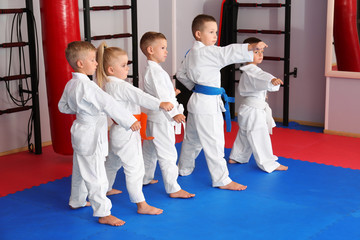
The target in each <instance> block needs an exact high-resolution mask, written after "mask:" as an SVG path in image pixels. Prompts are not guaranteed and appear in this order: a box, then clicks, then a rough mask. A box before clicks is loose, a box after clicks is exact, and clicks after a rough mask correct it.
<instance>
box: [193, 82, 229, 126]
mask: <svg viewBox="0 0 360 240" xmlns="http://www.w3.org/2000/svg"><path fill="white" fill-rule="evenodd" d="M193 92H196V93H202V94H205V95H221V97H222V98H223V99H224V101H225V104H224V107H225V122H226V132H231V116H230V108H229V102H230V103H234V102H235V98H233V97H229V96H228V95H227V94H226V92H225V89H224V88H217V87H210V86H204V85H199V84H195V87H194V89H193Z"/></svg>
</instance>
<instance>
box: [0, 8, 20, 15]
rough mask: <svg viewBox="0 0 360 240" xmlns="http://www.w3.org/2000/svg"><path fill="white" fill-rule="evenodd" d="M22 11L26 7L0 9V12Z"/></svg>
mask: <svg viewBox="0 0 360 240" xmlns="http://www.w3.org/2000/svg"><path fill="white" fill-rule="evenodd" d="M23 12H26V8H9V9H0V14H13V13H23Z"/></svg>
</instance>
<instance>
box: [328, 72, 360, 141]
mask: <svg viewBox="0 0 360 240" xmlns="http://www.w3.org/2000/svg"><path fill="white" fill-rule="evenodd" d="M359 92H360V79H351V78H340V77H329V78H327V111H326V114H325V119H326V123H325V132H327V133H332V134H340V135H342V134H345V135H353V136H357V137H359V136H360V125H359V122H360V111H359V102H360V94H359Z"/></svg>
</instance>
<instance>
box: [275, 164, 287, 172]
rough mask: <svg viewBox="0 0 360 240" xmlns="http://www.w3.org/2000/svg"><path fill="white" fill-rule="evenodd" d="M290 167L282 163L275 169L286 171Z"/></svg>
mask: <svg viewBox="0 0 360 240" xmlns="http://www.w3.org/2000/svg"><path fill="white" fill-rule="evenodd" d="M288 168H289V167H288V166H284V165H280V166H278V167H277V168H276V169H275V171H286V170H288Z"/></svg>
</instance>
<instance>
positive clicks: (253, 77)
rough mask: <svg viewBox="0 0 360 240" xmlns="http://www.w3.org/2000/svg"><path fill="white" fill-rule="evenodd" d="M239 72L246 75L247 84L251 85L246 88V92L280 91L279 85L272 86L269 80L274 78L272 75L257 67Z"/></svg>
mask: <svg viewBox="0 0 360 240" xmlns="http://www.w3.org/2000/svg"><path fill="white" fill-rule="evenodd" d="M241 70H243V71H244V72H245V73H246V75H247V77H248V80H249V81H248V82H249V83H251V85H249V86H247V87H248V89H247V90H248V91H262V90H267V91H271V92H274V91H278V90H279V89H280V85H278V86H274V85H273V84H272V83H271V80H272V79H274V78H276V77H274V76H273V75H272V74H270V73H268V72H265V71H263V70H262V69H261V68H259V67H250V68H245V69H244V68H242V69H241Z"/></svg>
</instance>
